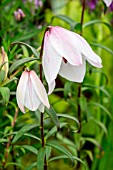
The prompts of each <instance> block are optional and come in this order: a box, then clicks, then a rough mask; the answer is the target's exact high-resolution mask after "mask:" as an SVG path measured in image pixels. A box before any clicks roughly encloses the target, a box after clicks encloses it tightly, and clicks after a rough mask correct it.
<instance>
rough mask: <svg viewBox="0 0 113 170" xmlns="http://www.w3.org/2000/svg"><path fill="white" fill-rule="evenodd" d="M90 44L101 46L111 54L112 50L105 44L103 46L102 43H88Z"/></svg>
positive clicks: (112, 53)
mask: <svg viewBox="0 0 113 170" xmlns="http://www.w3.org/2000/svg"><path fill="white" fill-rule="evenodd" d="M90 45H92V46H96V47H99V48H102V49H104V50H106V51H107V52H109V53H110V54H111V55H112V56H113V51H112V50H111V49H110V48H108V47H106V46H104V45H102V44H98V43H90Z"/></svg>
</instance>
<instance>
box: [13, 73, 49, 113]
mask: <svg viewBox="0 0 113 170" xmlns="http://www.w3.org/2000/svg"><path fill="white" fill-rule="evenodd" d="M16 98H17V103H18V106H19V108H20V110H21V111H22V112H23V113H25V107H26V108H28V109H29V110H31V111H36V110H37V109H39V110H40V112H44V106H46V107H47V108H48V109H49V107H50V105H49V102H48V97H47V94H46V90H45V88H44V86H43V84H42V82H41V80H40V79H39V78H38V76H37V74H36V73H35V72H34V71H33V70H31V71H24V72H23V73H22V75H21V77H20V80H19V83H18V86H17V91H16Z"/></svg>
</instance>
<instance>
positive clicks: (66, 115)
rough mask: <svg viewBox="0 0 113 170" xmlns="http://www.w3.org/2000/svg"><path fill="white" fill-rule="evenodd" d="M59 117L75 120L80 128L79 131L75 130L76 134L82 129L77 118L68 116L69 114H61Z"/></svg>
mask: <svg viewBox="0 0 113 170" xmlns="http://www.w3.org/2000/svg"><path fill="white" fill-rule="evenodd" d="M57 116H58V117H64V118H67V119H71V120H73V121H74V122H76V123H77V126H78V129H77V130H75V131H74V132H77V131H78V130H79V128H80V123H79V121H78V119H77V118H76V117H74V116H71V115H68V114H61V113H59V114H57Z"/></svg>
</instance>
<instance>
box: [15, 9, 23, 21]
mask: <svg viewBox="0 0 113 170" xmlns="http://www.w3.org/2000/svg"><path fill="white" fill-rule="evenodd" d="M14 16H15V18H16V20H17V21H21V20H22V19H23V18H24V17H25V14H24V12H23V11H22V9H20V8H19V9H18V10H17V11H15V12H14Z"/></svg>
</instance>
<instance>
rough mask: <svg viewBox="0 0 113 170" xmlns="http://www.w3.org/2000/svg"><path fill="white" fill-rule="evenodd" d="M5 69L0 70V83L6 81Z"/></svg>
mask: <svg viewBox="0 0 113 170" xmlns="http://www.w3.org/2000/svg"><path fill="white" fill-rule="evenodd" d="M5 74H6V73H5V71H4V70H0V84H1V83H2V82H3V81H4V78H5Z"/></svg>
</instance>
